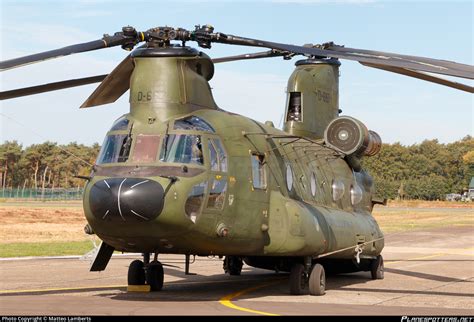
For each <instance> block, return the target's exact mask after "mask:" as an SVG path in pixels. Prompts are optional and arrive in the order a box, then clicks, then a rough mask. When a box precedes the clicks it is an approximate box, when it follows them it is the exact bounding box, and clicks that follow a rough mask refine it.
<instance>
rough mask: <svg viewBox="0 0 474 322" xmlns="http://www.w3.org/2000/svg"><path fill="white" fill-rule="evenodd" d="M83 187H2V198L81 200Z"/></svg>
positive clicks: (0, 191) (0, 192)
mask: <svg viewBox="0 0 474 322" xmlns="http://www.w3.org/2000/svg"><path fill="white" fill-rule="evenodd" d="M83 193H84V189H83V188H79V187H78V188H69V189H65V188H53V189H51V188H45V189H41V188H39V189H23V188H21V187H18V188H4V189H2V188H0V198H15V199H32V200H81V199H82V194H83Z"/></svg>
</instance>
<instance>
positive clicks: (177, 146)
mask: <svg viewBox="0 0 474 322" xmlns="http://www.w3.org/2000/svg"><path fill="white" fill-rule="evenodd" d="M160 160H161V161H163V162H173V163H191V164H199V165H202V164H203V163H204V161H203V155H202V144H201V136H200V135H182V134H169V135H167V136H166V137H165V138H164V140H163V144H162V148H161V153H160Z"/></svg>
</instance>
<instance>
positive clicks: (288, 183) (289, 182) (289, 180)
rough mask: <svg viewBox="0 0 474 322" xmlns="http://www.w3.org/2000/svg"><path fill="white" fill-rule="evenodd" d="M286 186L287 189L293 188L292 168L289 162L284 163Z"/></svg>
mask: <svg viewBox="0 0 474 322" xmlns="http://www.w3.org/2000/svg"><path fill="white" fill-rule="evenodd" d="M286 187H287V188H288V191H291V189H293V169H291V166H290V164H289V163H287V164H286Z"/></svg>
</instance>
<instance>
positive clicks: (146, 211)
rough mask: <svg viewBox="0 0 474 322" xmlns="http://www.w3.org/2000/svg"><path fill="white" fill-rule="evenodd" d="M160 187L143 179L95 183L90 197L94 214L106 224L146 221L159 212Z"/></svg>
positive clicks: (121, 179)
mask: <svg viewBox="0 0 474 322" xmlns="http://www.w3.org/2000/svg"><path fill="white" fill-rule="evenodd" d="M163 204H164V190H163V187H162V186H161V185H160V184H159V183H158V182H156V181H154V180H150V179H143V178H108V179H104V180H100V181H97V182H96V183H94V185H93V186H92V188H91V190H90V194H89V205H90V209H91V211H92V213H93V215H94V216H95V217H96V218H98V219H102V220H107V221H116V222H117V221H122V222H123V221H127V222H136V221H149V220H152V219H154V218H156V217H158V215H159V214H160V213H161V211H162V210H163Z"/></svg>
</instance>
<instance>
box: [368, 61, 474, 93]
mask: <svg viewBox="0 0 474 322" xmlns="http://www.w3.org/2000/svg"><path fill="white" fill-rule="evenodd" d="M361 64H362V65H364V66H367V67H372V68H377V69H381V70H385V71H389V72H392V73H397V74H401V75H406V76H410V77H414V78H418V79H422V80H425V81H428V82H432V83H436V84H441V85H444V86H448V87H452V88H455V89H459V90H461V91H465V92H468V93H474V87H472V86H469V85H466V84H461V83H457V82H452V81H450V80H447V79H444V78H439V77H435V76H432V75H428V74H426V73H422V72H415V71H413V70H409V69H404V68H398V67H390V66H381V65H376V64H369V63H361Z"/></svg>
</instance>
